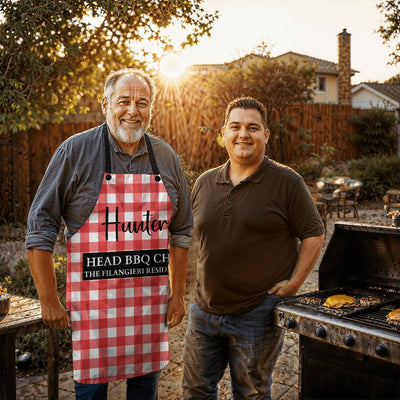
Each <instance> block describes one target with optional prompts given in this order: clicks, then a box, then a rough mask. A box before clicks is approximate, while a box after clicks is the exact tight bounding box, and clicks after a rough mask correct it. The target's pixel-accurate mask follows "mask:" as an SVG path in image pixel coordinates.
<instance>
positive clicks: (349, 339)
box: [343, 334, 355, 347]
mask: <svg viewBox="0 0 400 400" xmlns="http://www.w3.org/2000/svg"><path fill="white" fill-rule="evenodd" d="M354 342H355V340H354V337H353V336H352V335H350V334H347V335H346V336H345V337H344V339H343V343H344V344H345V345H346V346H349V347H351V346H354Z"/></svg>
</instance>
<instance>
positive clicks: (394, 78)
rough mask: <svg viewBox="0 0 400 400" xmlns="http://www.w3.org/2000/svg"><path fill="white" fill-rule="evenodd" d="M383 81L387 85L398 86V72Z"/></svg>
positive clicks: (399, 75) (399, 78) (399, 80)
mask: <svg viewBox="0 0 400 400" xmlns="http://www.w3.org/2000/svg"><path fill="white" fill-rule="evenodd" d="M384 83H386V84H388V85H399V86H400V74H397V75H394V76H392V77H391V78H389V79H387V80H386V81H385V82H384Z"/></svg>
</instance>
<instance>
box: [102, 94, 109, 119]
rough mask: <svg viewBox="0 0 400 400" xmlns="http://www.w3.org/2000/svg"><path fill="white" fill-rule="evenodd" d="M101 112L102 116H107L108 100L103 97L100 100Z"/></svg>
mask: <svg viewBox="0 0 400 400" xmlns="http://www.w3.org/2000/svg"><path fill="white" fill-rule="evenodd" d="M101 110H102V111H103V114H104V115H106V114H107V110H108V99H107V97H103V98H102V99H101Z"/></svg>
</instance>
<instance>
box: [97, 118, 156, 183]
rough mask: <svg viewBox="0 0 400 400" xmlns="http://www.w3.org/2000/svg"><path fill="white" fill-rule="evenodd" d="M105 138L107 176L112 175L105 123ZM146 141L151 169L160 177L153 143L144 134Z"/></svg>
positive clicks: (105, 125)
mask: <svg viewBox="0 0 400 400" xmlns="http://www.w3.org/2000/svg"><path fill="white" fill-rule="evenodd" d="M103 138H104V153H105V159H106V166H105V172H106V173H107V174H111V157H110V141H109V140H108V129H107V124H106V123H104V125H103ZM144 139H145V141H146V146H147V151H148V153H149V159H150V164H151V169H152V171H153V174H154V175H160V171H159V169H158V166H157V162H156V159H155V157H154V152H153V146H152V145H151V142H150V139H149V136H148V135H147V133H145V134H144Z"/></svg>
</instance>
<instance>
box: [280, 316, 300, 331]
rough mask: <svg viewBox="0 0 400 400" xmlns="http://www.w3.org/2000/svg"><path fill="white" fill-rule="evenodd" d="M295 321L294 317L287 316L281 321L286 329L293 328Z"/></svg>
mask: <svg viewBox="0 0 400 400" xmlns="http://www.w3.org/2000/svg"><path fill="white" fill-rule="evenodd" d="M296 325H297V323H296V320H295V319H294V318H288V319H285V320H284V321H283V326H284V327H285V328H288V329H294V328H295V327H296Z"/></svg>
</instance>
